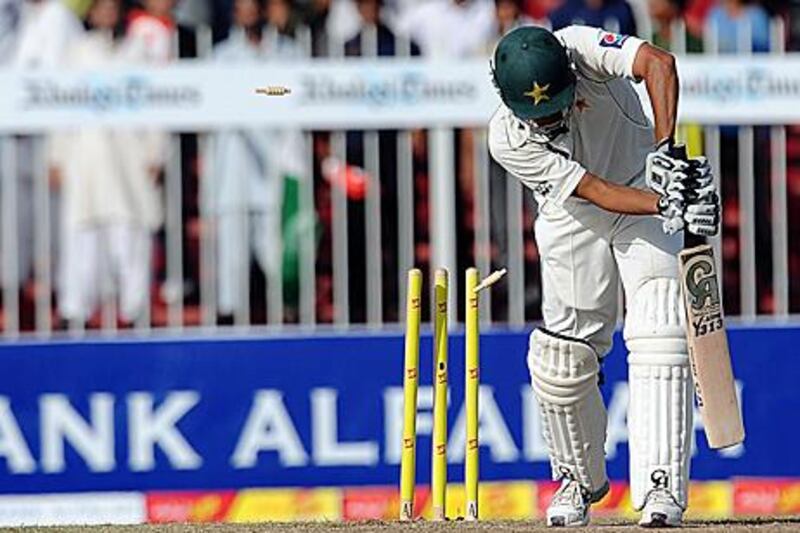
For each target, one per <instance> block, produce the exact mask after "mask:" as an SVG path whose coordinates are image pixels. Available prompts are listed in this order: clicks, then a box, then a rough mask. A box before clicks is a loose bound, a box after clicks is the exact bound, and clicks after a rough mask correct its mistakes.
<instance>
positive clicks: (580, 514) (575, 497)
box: [547, 478, 592, 527]
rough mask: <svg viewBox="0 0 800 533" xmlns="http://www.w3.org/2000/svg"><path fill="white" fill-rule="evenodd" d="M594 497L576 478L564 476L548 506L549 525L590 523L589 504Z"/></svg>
mask: <svg viewBox="0 0 800 533" xmlns="http://www.w3.org/2000/svg"><path fill="white" fill-rule="evenodd" d="M591 504H592V498H591V495H590V494H589V491H587V490H586V489H584V488H583V487H582V486H581V484H580V483H578V482H577V481H576V480H574V479H569V478H564V479H562V480H561V487H559V488H558V490H557V491H556V493H555V494H554V495H553V499H552V500H551V501H550V505H549V506H548V507H547V525H548V526H550V527H580V526H585V525H588V524H589V506H591Z"/></svg>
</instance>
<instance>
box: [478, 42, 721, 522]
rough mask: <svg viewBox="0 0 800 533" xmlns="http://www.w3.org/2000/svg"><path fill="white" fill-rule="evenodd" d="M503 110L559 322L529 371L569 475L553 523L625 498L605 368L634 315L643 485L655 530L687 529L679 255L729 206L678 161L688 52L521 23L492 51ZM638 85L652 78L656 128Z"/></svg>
mask: <svg viewBox="0 0 800 533" xmlns="http://www.w3.org/2000/svg"><path fill="white" fill-rule="evenodd" d="M492 77H493V81H494V83H495V85H496V87H497V89H498V91H499V93H500V97H501V99H502V101H503V105H501V106H500V108H499V109H498V110H497V112H496V113H495V114H494V116H493V117H492V119H491V123H490V126H489V145H490V150H491V153H492V156H493V157H494V158H495V159H496V160H497V161H498V162H499V163H500V164H501V165H502V166H503V167H504V168H505V169H506V170H507V171H508V172H509V173H510V174H512V175H513V176H515V177H516V178H518V179H520V180H522V182H523V183H524V184H525V185H526V186H527V187H529V188H530V189H532V190H533V194H534V197H535V198H536V200H537V202H538V205H539V216H538V218H537V220H536V225H535V234H536V242H537V244H538V247H539V251H540V255H541V258H542V259H541V263H542V264H541V272H542V290H543V301H542V314H543V317H544V326H543V327H540V328H538V329H536V330H534V332H533V333H532V334H531V337H530V347H529V352H528V367H529V370H530V374H531V383H532V386H533V390H534V392H535V395H536V398H537V400H538V403H539V406H540V409H541V415H542V416H541V418H542V427H543V432H544V437H545V440H546V441H547V444H548V446H549V452H550V459H551V467H552V471H553V477H554V479H557V480H560V481H561V486H560V488H559V490H558V491H557V492H556V493H555V495H554V497H553V500H552V502H551V503H550V506H549V508H548V510H547V524H548V525H550V526H583V525H586V524H587V523H588V522H589V507H590V506H591V504H592V503H595V502H597V501H599V500H600V499H601V498H602V497H603V496H604V495H605V494H606V493H607V492H608V490H609V483H608V477H607V475H606V465H605V456H604V450H603V448H604V443H605V437H606V410H605V406H604V404H603V400H602V397H601V396H600V391H599V388H598V386H599V382H600V380H601V376H600V364H601V361H602V358H603V356H605V354H606V353H607V352H608V351H609V349H610V347H611V342H612V334H613V332H614V327H615V323H616V319H617V306H618V288H619V284H620V282H621V283H622V288H623V290H624V296H625V298H624V300H625V306H626V309H625V311H626V313H625V329H624V337H625V343H626V346H627V349H628V365H629V373H628V379H629V390H630V399H629V401H630V405H629V414H628V429H629V444H630V488H631V499H632V501H633V505H634V506H635V508H636V509H637V510H639V511H641V513H642V516H641V520H640V522H639V523H640V524H641V525H643V526H652V527H663V526H678V525H680V523H681V520H682V516H683V513H684V510H685V509H686V501H687V492H688V485H689V455H690V453H691V436H692V403H693V396H692V381H691V372H690V369H689V357H688V354H687V347H686V338H685V332H684V328H683V322H684V320H685V318H684V310H683V305H682V303H681V298H680V294H679V283H678V265H677V258H676V255H677V253H678V251H679V250H680V249H681V248H682V245H683V233H682V232H684V231H688V232H691V233H694V234H697V235H714V234H716V233H717V230H718V227H719V218H720V217H719V212H720V208H719V198H718V196H717V194H716V191H715V187H714V184H713V179H712V176H711V171H710V168H709V165H708V163H707V162H706V160H705V159H704V158H697V159H693V160H690V161H687V160H685V159H684V158H679V157H674V156H673V152H672V146H673V138H674V135H675V121H676V113H677V104H678V77H677V73H676V70H675V60H674V58H673V56H672V55H670V54H669V53H667V52H664V51H663V50H660V49H658V48H656V47H655V46H652V45H650V44H648V43H646V42H644V41H642V40H640V39H637V38H635V37H631V36H625V35H617V34H614V33H608V32H605V31H603V30H600V29H596V28H589V27H583V26H571V27H568V28H565V29H562V30H559V31H557V32H555V33H551V32H549V31H547V30H545V29H542V28H537V27H521V28H518V29H516V30H514V31H512V32H510V33H508V34H506V35H505V37H503V39H502V40H501V41H500V43H499V44H498V45H497V48H496V49H495V52H494V55H493V58H492ZM632 82H634V83H637V82H644V83H645V86H646V89H647V92H648V94H649V96H650V101H651V103H652V111H653V116H654V119H655V120H654V123H651V122H650V121H649V119H648V118H647V117H646V116H645V113H644V111H643V109H642V105H641V103H640V100H639V98H638V96H637V94H636V92H635V90H634V88H633V85H632Z"/></svg>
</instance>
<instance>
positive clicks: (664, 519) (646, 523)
mask: <svg viewBox="0 0 800 533" xmlns="http://www.w3.org/2000/svg"><path fill="white" fill-rule="evenodd" d="M682 520H683V508H682V507H681V506H680V505H679V504H678V502H677V501H676V500H675V497H674V496H673V495H672V494H671V493H670V492H669V491H668V490H667V489H653V490H651V491H650V492H649V493H648V494H647V496H646V497H645V502H644V509H642V518H641V520H639V525H640V526H642V527H678V526H680V525H681V521H682Z"/></svg>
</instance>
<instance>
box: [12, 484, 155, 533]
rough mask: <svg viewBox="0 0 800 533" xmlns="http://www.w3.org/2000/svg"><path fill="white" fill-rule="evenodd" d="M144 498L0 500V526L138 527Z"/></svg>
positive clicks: (96, 496) (108, 494) (107, 495)
mask: <svg viewBox="0 0 800 533" xmlns="http://www.w3.org/2000/svg"><path fill="white" fill-rule="evenodd" d="M145 519H146V514H145V502H144V495H143V494H139V493H135V492H103V493H84V494H38V495H15V496H0V526H3V527H10V526H31V525H36V526H67V525H101V524H141V523H143V522H145Z"/></svg>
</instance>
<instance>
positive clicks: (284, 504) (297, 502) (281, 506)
mask: <svg viewBox="0 0 800 533" xmlns="http://www.w3.org/2000/svg"><path fill="white" fill-rule="evenodd" d="M341 519H342V490H341V489H339V488H319V489H248V490H243V491H240V492H239V494H238V495H237V497H236V500H235V501H234V502H233V506H232V507H231V509H230V513H229V514H228V521H229V522H236V523H242V522H292V521H314V520H341Z"/></svg>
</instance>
